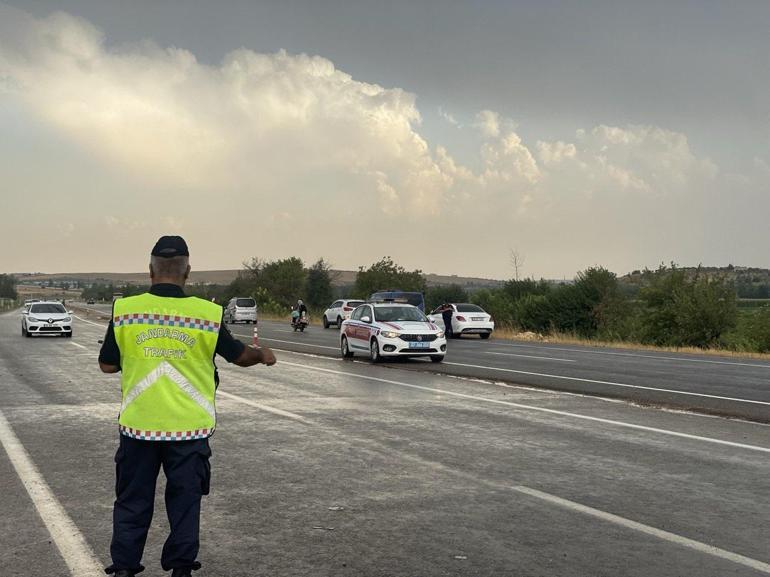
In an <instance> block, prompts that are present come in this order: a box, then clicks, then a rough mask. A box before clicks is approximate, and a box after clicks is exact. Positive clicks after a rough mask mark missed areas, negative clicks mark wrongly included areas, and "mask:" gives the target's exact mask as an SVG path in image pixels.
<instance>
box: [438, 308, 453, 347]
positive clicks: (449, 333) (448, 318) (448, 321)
mask: <svg viewBox="0 0 770 577" xmlns="http://www.w3.org/2000/svg"><path fill="white" fill-rule="evenodd" d="M453 312H454V311H452V305H444V308H443V309H442V311H441V316H442V317H443V319H444V334H446V338H448V339H451V338H452V337H454V331H453V330H452V313H453Z"/></svg>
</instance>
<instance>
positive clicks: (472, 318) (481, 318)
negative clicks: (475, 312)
mask: <svg viewBox="0 0 770 577" xmlns="http://www.w3.org/2000/svg"><path fill="white" fill-rule="evenodd" d="M471 320H472V321H483V320H484V317H471Z"/></svg>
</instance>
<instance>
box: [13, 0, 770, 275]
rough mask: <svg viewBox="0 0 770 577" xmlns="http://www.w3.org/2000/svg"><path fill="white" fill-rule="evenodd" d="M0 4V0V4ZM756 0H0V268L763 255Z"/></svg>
mask: <svg viewBox="0 0 770 577" xmlns="http://www.w3.org/2000/svg"><path fill="white" fill-rule="evenodd" d="M1 1H2V0H0V2H1ZM768 30H770V4H768V3H767V2H766V1H757V2H752V1H749V0H747V1H743V2H739V3H735V2H712V1H709V0H697V1H692V2H654V1H651V2H636V1H634V2H614V1H609V2H598V1H593V0H591V1H584V2H555V1H551V0H542V1H538V2H531V1H521V2H514V1H509V2H498V1H493V0H488V1H484V2H472V1H470V0H466V1H465V2H452V1H441V2H438V1H436V2H427V1H426V2H419V1H414V0H412V1H408V2H400V1H394V2H382V1H379V0H371V1H370V0H355V1H354V0H349V1H346V2H342V1H337V0H331V1H316V0H304V1H291V0H281V1H275V2H253V1H246V0H239V1H222V2H216V3H214V2H204V1H178V0H176V1H175V0H166V1H164V2H155V1H147V2H119V1H117V0H113V1H106V0H80V1H72V2H45V1H36V0H26V1H23V2H22V1H18V2H13V1H11V2H9V3H0V176H1V178H0V271H9V272H10V271H31V270H36V271H48V272H55V271H135V270H142V269H144V268H145V267H146V263H147V254H148V253H149V250H150V248H151V246H152V244H153V243H154V241H155V239H156V238H157V236H159V235H160V234H164V233H173V234H182V235H183V236H185V238H186V239H187V240H188V243H189V245H190V248H191V251H192V264H193V266H194V267H195V268H198V269H211V268H237V267H238V266H239V265H240V263H241V262H242V261H243V260H245V259H247V258H248V257H251V256H259V257H261V258H265V259H274V258H282V257H286V256H292V255H296V256H300V257H302V258H303V259H304V260H306V261H312V260H314V259H316V258H318V257H321V256H323V257H325V258H326V259H327V260H329V261H331V262H332V263H333V264H334V265H335V266H336V267H338V268H355V267H357V266H358V265H362V264H363V265H366V264H370V263H372V262H374V261H376V260H378V259H379V258H380V257H381V256H384V255H391V256H392V257H393V258H394V259H395V260H396V261H397V262H399V263H401V264H403V265H404V266H407V267H408V268H421V269H423V270H425V271H429V272H438V273H445V274H452V273H455V274H460V275H479V276H487V277H495V278H507V277H510V276H512V273H513V271H512V268H511V266H510V261H509V255H510V251H511V250H512V249H515V250H517V251H518V252H519V254H521V255H522V256H523V258H524V268H523V273H524V274H526V275H532V276H535V277H540V276H545V277H550V278H562V277H571V276H573V275H574V273H575V272H576V271H578V270H581V269H583V268H586V267H588V266H592V265H599V264H600V265H604V266H606V267H608V268H610V269H611V270H614V271H616V272H618V273H621V274H622V273H625V272H628V271H630V270H633V269H636V268H640V267H644V266H649V267H654V266H656V265H657V264H658V263H660V262H668V261H672V260H673V261H676V262H678V263H680V264H683V265H693V264H698V263H703V264H707V265H726V264H728V263H733V264H737V265H747V266H764V267H770V250H768V247H769V246H770V227H768V215H770V97H769V95H770V39H769V38H770V36H769V35H768V34H767V31H768Z"/></svg>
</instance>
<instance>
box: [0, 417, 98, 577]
mask: <svg viewBox="0 0 770 577" xmlns="http://www.w3.org/2000/svg"><path fill="white" fill-rule="evenodd" d="M0 443H2V445H3V447H4V448H5V452H6V453H8V457H9V459H10V460H11V463H12V464H13V467H14V469H16V473H17V474H18V475H19V478H20V479H21V482H22V483H23V484H24V488H25V489H26V490H27V493H28V494H29V496H30V498H31V499H32V503H33V504H34V505H35V509H37V512H38V514H39V515H40V518H41V519H42V520H43V523H44V524H45V526H46V529H48V533H49V534H50V535H51V538H52V539H53V541H54V543H56V547H57V548H58V549H59V553H61V556H62V558H63V559H64V562H65V563H66V564H67V567H69V571H70V573H71V574H72V575H73V577H97V576H99V575H104V570H103V569H102V565H101V563H100V562H99V560H98V559H97V558H96V556H95V555H94V553H93V551H91V548H90V547H89V546H88V543H87V542H86V540H85V538H84V537H83V535H82V533H81V532H80V530H79V529H78V528H77V526H76V525H75V523H73V522H72V519H70V518H69V515H67V512H66V511H65V510H64V508H63V507H62V506H61V504H60V503H59V501H58V500H57V499H56V496H55V495H54V494H53V492H52V491H51V489H50V487H49V486H48V484H47V483H46V482H45V480H44V479H43V477H42V475H41V474H40V472H39V471H38V470H37V467H35V464H34V463H33V462H32V459H31V458H30V456H29V454H28V453H27V450H26V449H25V448H24V446H23V445H22V444H21V441H19V438H18V437H17V436H16V434H15V433H14V432H13V429H12V428H11V426H10V424H9V423H8V421H7V420H6V418H5V415H3V413H2V411H0Z"/></svg>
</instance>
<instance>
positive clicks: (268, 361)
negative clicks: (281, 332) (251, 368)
mask: <svg viewBox="0 0 770 577" xmlns="http://www.w3.org/2000/svg"><path fill="white" fill-rule="evenodd" d="M259 352H261V353H262V360H261V361H260V362H261V363H262V364H264V365H267V366H268V367H272V366H273V365H274V364H275V354H274V353H273V351H271V350H270V349H269V348H268V347H260V348H259Z"/></svg>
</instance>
